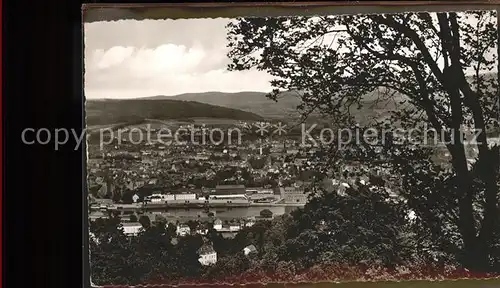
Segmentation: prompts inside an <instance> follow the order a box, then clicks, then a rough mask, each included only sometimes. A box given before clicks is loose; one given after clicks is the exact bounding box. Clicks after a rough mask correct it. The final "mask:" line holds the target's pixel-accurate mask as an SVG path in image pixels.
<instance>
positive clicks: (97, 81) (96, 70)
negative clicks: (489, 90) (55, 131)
mask: <svg viewBox="0 0 500 288" xmlns="http://www.w3.org/2000/svg"><path fill="white" fill-rule="evenodd" d="M229 21H230V19H227V18H216V19H214V18H209V19H179V20H141V21H137V20H120V21H109V22H93V23H85V26H84V33H85V34H84V35H85V39H84V45H85V95H86V98H88V99H96V98H139V97H148V96H156V95H167V96H170V95H176V94H181V93H193V92H207V91H220V92H239V91H261V92H269V91H271V89H272V88H271V85H270V84H269V81H270V80H271V79H272V78H271V76H270V75H268V74H267V73H265V72H261V71H256V70H253V71H241V72H240V71H238V72H230V71H227V64H228V63H229V59H228V58H227V56H226V54H227V52H228V48H227V47H226V44H227V40H226V29H225V25H226V24H227V23H228V22H229ZM495 24H496V23H495ZM491 56H493V55H491ZM495 72H496V71H495Z"/></svg>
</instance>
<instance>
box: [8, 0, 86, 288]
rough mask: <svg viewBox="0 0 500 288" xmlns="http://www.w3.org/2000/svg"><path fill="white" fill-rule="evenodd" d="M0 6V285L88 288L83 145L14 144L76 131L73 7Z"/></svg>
mask: <svg viewBox="0 0 500 288" xmlns="http://www.w3.org/2000/svg"><path fill="white" fill-rule="evenodd" d="M0 1H1V0H0ZM2 4H3V5H2V11H1V12H2V20H3V21H2V27H1V28H2V37H3V41H2V42H3V43H2V44H3V46H2V70H3V71H2V72H3V73H2V77H3V80H2V88H3V91H2V96H3V99H2V101H1V106H2V107H1V108H2V113H1V116H2V124H3V125H5V126H3V129H2V130H0V133H1V134H2V135H1V136H2V138H3V139H2V140H3V141H4V142H3V144H2V148H3V150H4V151H3V152H4V154H3V155H2V157H1V159H0V160H1V162H3V163H2V164H4V165H5V168H3V169H2V171H1V172H3V173H4V175H3V177H2V178H1V180H2V184H3V191H2V192H3V198H2V200H1V203H2V214H3V215H2V220H3V223H2V228H3V229H2V230H3V231H2V236H3V239H2V244H3V248H2V253H1V254H2V256H3V258H2V260H3V261H5V262H3V264H2V268H3V271H2V280H3V282H4V284H3V285H4V286H12V287H31V286H34V285H33V284H32V283H35V285H36V286H43V287H82V286H84V287H88V285H85V284H86V283H88V280H84V279H82V278H83V277H82V269H83V267H84V266H85V265H88V264H86V260H85V259H83V255H86V253H84V250H83V248H82V247H84V246H85V244H84V242H83V241H84V240H83V239H84V237H83V234H84V232H83V231H85V229H86V228H85V226H84V227H82V217H83V216H84V214H82V210H83V203H82V197H83V196H82V194H83V193H82V192H83V186H82V175H83V166H82V164H83V163H82V161H83V157H84V156H83V149H82V148H83V147H79V149H76V150H75V141H74V140H72V139H71V138H73V136H72V135H71V134H70V136H71V138H70V141H68V143H67V144H66V145H63V146H61V147H59V149H58V150H57V151H56V150H55V149H54V141H53V137H52V140H51V141H50V142H49V143H48V144H47V145H39V144H33V145H27V144H23V142H22V140H21V133H22V131H23V129H25V128H28V127H30V128H34V129H40V128H46V129H49V130H50V131H52V133H54V131H55V129H56V128H66V129H68V131H70V129H73V130H72V131H74V132H75V133H76V134H77V135H80V133H81V132H82V129H83V124H84V121H83V116H82V111H83V99H82V89H83V86H82V51H83V50H82V41H83V39H82V36H81V35H82V33H81V31H82V30H81V29H82V23H81V13H80V7H81V4H80V3H79V2H76V1H75V2H73V1H34V2H30V3H29V5H27V4H26V3H23V2H22V1H16V0H9V1H3V3H2ZM70 133H71V132H70ZM26 136H27V138H28V140H33V139H34V138H35V133H33V132H29V133H28V134H26ZM52 136H53V134H52ZM6 203H7V204H6ZM4 259H5V260H4ZM82 280H84V281H82ZM6 283H8V284H10V285H8V284H6Z"/></svg>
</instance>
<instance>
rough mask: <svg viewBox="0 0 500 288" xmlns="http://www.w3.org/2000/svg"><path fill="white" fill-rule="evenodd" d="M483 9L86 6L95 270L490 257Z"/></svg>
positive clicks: (430, 269) (456, 264)
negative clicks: (114, 15)
mask: <svg viewBox="0 0 500 288" xmlns="http://www.w3.org/2000/svg"><path fill="white" fill-rule="evenodd" d="M498 27H499V26H498V15H497V12H496V11H495V10H476V11H457V12H411V13H410V12H407V13H387V14H350V15H326V14H325V15H308V16H286V17H284V16H283V17H240V18H183V19H137V20H134V19H122V20H113V21H87V22H85V23H84V36H83V37H84V66H85V71H84V87H85V89H84V94H85V101H86V103H85V114H86V134H87V145H86V149H87V163H86V170H87V171H86V182H87V183H86V189H87V191H88V229H89V231H88V235H89V259H90V281H91V283H92V284H93V285H96V286H103V285H140V284H142V285H145V284H151V285H153V284H165V285H171V284H172V285H173V284H209V283H222V282H223V283H234V284H242V283H255V282H258V283H276V282H287V283H298V282H321V281H326V282H349V281H400V280H419V279H423V280H437V279H440V280H442V279H459V278H460V279H464V278H490V277H497V276H499V275H500V221H499V220H500V214H499V211H498V209H499V199H500V198H499V197H500V177H499V176H500V171H499V167H500V154H499V150H500V149H499V148H500V126H499V121H498V119H499V116H500V105H499V100H500V86H499V83H500V79H499V76H498V70H499V67H500V64H499V59H498V56H499V51H500V48H499V42H500V37H499V29H498ZM412 287H413V286H412Z"/></svg>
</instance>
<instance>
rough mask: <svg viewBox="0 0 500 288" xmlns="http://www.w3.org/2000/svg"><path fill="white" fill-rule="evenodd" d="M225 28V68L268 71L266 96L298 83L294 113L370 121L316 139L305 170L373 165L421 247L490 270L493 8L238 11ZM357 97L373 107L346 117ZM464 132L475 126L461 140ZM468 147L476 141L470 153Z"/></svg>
mask: <svg viewBox="0 0 500 288" xmlns="http://www.w3.org/2000/svg"><path fill="white" fill-rule="evenodd" d="M228 29H229V33H228V34H229V37H228V38H229V41H230V43H229V47H230V48H231V50H230V52H229V57H230V58H231V59H232V63H231V64H230V65H229V68H230V69H232V70H247V69H258V70H262V71H266V72H267V73H269V74H271V75H273V76H274V77H275V79H274V80H273V81H272V85H273V86H274V87H275V90H274V91H273V93H271V94H270V95H269V96H270V97H271V98H273V99H276V100H277V101H279V99H278V98H279V95H280V92H281V91H283V90H292V91H297V95H298V96H299V97H300V98H301V100H302V101H301V104H300V105H299V107H298V109H299V110H301V111H302V114H303V116H304V117H307V116H308V115H309V114H310V113H311V112H312V111H318V112H319V113H322V114H323V115H325V116H328V117H330V119H332V120H333V121H335V126H336V127H339V128H349V129H351V130H350V131H358V132H359V131H361V132H362V133H363V132H364V131H367V129H368V128H375V131H378V133H375V135H373V133H372V134H370V136H369V137H363V139H362V140H361V141H348V142H349V143H348V144H346V145H342V146H341V147H340V146H339V145H338V143H339V142H338V141H333V142H331V143H327V144H328V145H322V146H323V149H325V150H326V151H328V152H329V153H328V154H329V157H323V158H321V159H317V160H318V161H317V164H316V167H314V168H315V169H317V170H318V171H323V172H324V173H325V174H326V173H327V172H328V171H330V170H332V168H336V167H338V166H339V165H352V163H358V164H359V165H358V167H357V168H356V169H355V171H354V174H356V175H357V176H362V175H365V176H366V175H367V174H368V173H369V172H370V171H373V170H374V169H376V168H379V169H383V171H385V172H386V173H387V174H388V175H391V176H392V177H388V178H389V179H388V181H389V182H391V183H392V185H391V187H392V189H393V191H394V192H396V193H398V194H399V195H400V196H401V197H403V198H404V199H405V200H406V201H407V204H408V206H409V208H411V209H413V210H414V211H415V213H416V215H417V219H418V220H417V221H416V222H418V224H415V226H416V227H415V229H417V230H418V237H421V238H419V239H421V241H418V242H419V243H420V245H425V246H426V247H421V248H422V249H426V250H429V249H430V250H434V251H436V252H442V253H445V254H448V255H449V256H450V257H454V258H456V259H458V261H460V263H462V264H463V265H465V266H466V267H468V268H471V269H475V270H489V269H492V268H493V266H496V269H498V268H499V267H498V261H497V260H493V258H494V259H497V257H498V256H497V255H496V254H494V248H493V247H496V246H498V244H496V242H495V241H497V240H496V238H495V237H494V234H495V233H497V232H495V231H497V229H498V228H499V224H498V191H499V186H498V175H499V173H498V166H499V161H498V159H499V154H498V146H492V145H491V143H489V142H491V140H490V139H488V137H487V133H486V132H487V130H488V129H491V128H492V127H495V126H498V124H497V118H498V105H495V104H496V103H497V100H498V97H499V96H498V95H499V93H498V76H497V75H498V74H497V73H493V74H492V73H490V72H492V71H494V70H497V68H498V66H497V65H498V57H497V49H498V31H497V25H496V15H495V12H494V11H480V12H466V13H465V12H464V13H432V14H429V13H406V14H391V15H366V16H359V15H355V16H342V17H339V16H321V17H293V18H248V19H238V20H236V21H234V22H232V23H230V24H229V25H228ZM366 105H371V108H372V109H373V110H374V111H376V112H378V113H375V115H371V116H372V117H369V118H370V119H363V121H360V119H359V117H358V119H356V118H355V117H353V114H355V112H356V110H357V109H359V108H360V107H363V106H366ZM358 116H359V115H358ZM415 127H417V128H420V131H415V130H413V131H412V132H413V133H412V134H411V135H408V133H400V131H406V132H408V131H410V129H411V128H415ZM397 129H399V130H397ZM430 129H431V131H432V132H433V133H434V136H436V135H437V136H439V139H438V140H442V141H433V138H432V137H430V136H429V134H427V133H426V131H429V130H430ZM464 130H465V131H469V130H473V131H479V132H480V133H478V136H477V138H476V141H475V142H471V143H468V144H464V141H463V133H462V132H463V131H464ZM372 131H373V130H372ZM380 131H384V133H380ZM398 132H399V133H398ZM361 135H363V136H366V134H361ZM409 136H411V137H409ZM441 136H442V137H441ZM343 137H344V138H345V137H346V136H343ZM344 138H342V139H343V140H345V139H344ZM429 141H433V142H431V144H432V145H423V144H429ZM354 142H355V143H354ZM439 143H442V145H438V144H439ZM321 144H322V143H320V144H319V145H321ZM323 144H324V143H323ZM340 148H342V149H340ZM468 148H473V149H474V150H476V151H477V153H476V154H477V155H474V156H475V157H474V158H475V159H473V161H471V160H470V159H468V158H471V157H469V156H470V155H468ZM439 149H445V150H446V151H447V153H448V154H449V155H450V156H449V157H448V158H447V159H446V163H436V161H435V159H434V158H433V157H434V156H435V154H436V150H439ZM471 162H473V164H472V165H471ZM439 164H447V165H439ZM330 172H331V171H330ZM337 172H338V171H337ZM335 176H337V177H339V176H342V175H338V173H337V175H335ZM319 197H323V196H319ZM325 213H326V211H325ZM377 215H379V214H377ZM377 217H378V216H377ZM361 224H362V223H361ZM366 225H369V223H368V222H367V223H366ZM495 261H496V262H495ZM493 262H494V263H493Z"/></svg>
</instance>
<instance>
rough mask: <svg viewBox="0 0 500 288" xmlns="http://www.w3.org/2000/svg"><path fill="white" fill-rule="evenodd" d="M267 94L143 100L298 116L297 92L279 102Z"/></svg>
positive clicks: (190, 95) (205, 94) (188, 95)
mask: <svg viewBox="0 0 500 288" xmlns="http://www.w3.org/2000/svg"><path fill="white" fill-rule="evenodd" d="M266 95H267V93H265V92H253V91H244V92H236V93H227V92H202V93H184V94H179V95H175V96H163V95H160V96H153V97H147V98H143V99H150V100H161V99H175V100H183V101H196V102H200V103H205V104H210V105H217V106H223V107H228V108H232V109H238V110H243V111H247V112H251V113H255V114H258V115H261V116H263V117H264V118H283V117H287V116H297V105H299V104H300V98H298V95H297V94H296V93H295V92H284V93H282V95H281V96H280V99H279V101H278V102H275V101H273V100H271V99H269V98H267V97H266Z"/></svg>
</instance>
